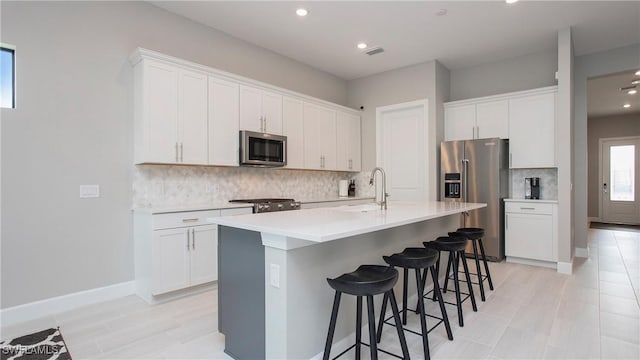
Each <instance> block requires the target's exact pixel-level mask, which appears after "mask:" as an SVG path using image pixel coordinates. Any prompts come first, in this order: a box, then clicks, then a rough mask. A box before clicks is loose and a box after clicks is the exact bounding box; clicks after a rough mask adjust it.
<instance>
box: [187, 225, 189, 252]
mask: <svg viewBox="0 0 640 360" xmlns="http://www.w3.org/2000/svg"><path fill="white" fill-rule="evenodd" d="M187 251H189V229H187Z"/></svg>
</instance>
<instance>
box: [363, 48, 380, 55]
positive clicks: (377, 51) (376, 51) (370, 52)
mask: <svg viewBox="0 0 640 360" xmlns="http://www.w3.org/2000/svg"><path fill="white" fill-rule="evenodd" d="M383 52H384V49H383V48H381V47H379V46H378V47H373V48H370V49H367V51H365V52H364V53H365V54H367V55H369V56H373V55H376V54H380V53H383Z"/></svg>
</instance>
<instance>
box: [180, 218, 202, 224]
mask: <svg viewBox="0 0 640 360" xmlns="http://www.w3.org/2000/svg"><path fill="white" fill-rule="evenodd" d="M198 220H200V218H191V219H182V222H183V223H188V222H194V221H198Z"/></svg>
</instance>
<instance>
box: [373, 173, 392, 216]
mask: <svg viewBox="0 0 640 360" xmlns="http://www.w3.org/2000/svg"><path fill="white" fill-rule="evenodd" d="M376 171H380V174H382V201H381V202H380V210H382V209H383V208H384V209H385V210H387V197H389V193H387V175H386V174H385V173H384V169H383V168H381V167H376V168H374V169H373V170H371V177H370V178H369V185H373V180H374V179H375V177H376ZM376 188H377V186H376ZM376 190H377V189H376ZM376 197H377V191H376Z"/></svg>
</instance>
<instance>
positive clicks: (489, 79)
mask: <svg viewBox="0 0 640 360" xmlns="http://www.w3.org/2000/svg"><path fill="white" fill-rule="evenodd" d="M556 70H558V53H557V52H556V50H555V49H554V50H550V51H547V52H541V53H534V54H528V55H524V56H519V57H515V58H511V59H506V60H503V61H498V62H493V63H489V64H483V65H478V66H473V67H469V68H463V69H455V70H451V92H450V95H451V96H450V98H449V101H455V100H462V99H469V98H474V97H480V96H488V95H495V94H502V93H505V92H512V91H520V90H528V89H535V88H539V87H544V86H552V85H555V84H556V80H555V72H556Z"/></svg>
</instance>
